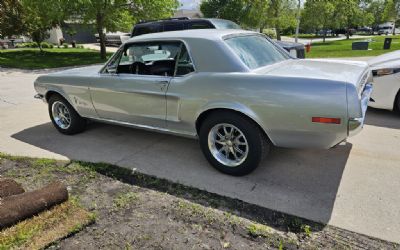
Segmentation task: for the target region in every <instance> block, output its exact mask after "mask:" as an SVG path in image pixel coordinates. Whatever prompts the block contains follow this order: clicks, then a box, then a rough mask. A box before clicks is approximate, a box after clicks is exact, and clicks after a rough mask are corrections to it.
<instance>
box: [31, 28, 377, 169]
mask: <svg viewBox="0 0 400 250" xmlns="http://www.w3.org/2000/svg"><path fill="white" fill-rule="evenodd" d="M371 78H372V77H371V72H370V70H369V69H368V65H367V63H365V62H364V63H363V62H358V63H357V62H346V61H343V62H340V61H339V62H338V61H329V60H298V59H293V58H291V57H290V56H289V55H288V54H287V52H285V51H284V50H283V49H282V48H281V47H279V46H277V45H276V44H275V43H274V42H272V41H271V39H269V38H268V37H266V36H265V35H262V34H259V33H256V32H251V31H244V30H215V29H214V30H211V29H208V30H186V31H175V32H163V33H153V34H148V35H141V36H137V37H134V38H132V39H130V40H129V41H128V42H126V43H125V44H124V45H123V46H121V48H120V49H119V50H118V51H117V52H116V53H115V54H114V55H113V56H112V57H111V58H110V59H109V60H108V62H107V63H106V64H105V65H104V66H90V67H84V68H78V69H71V70H67V71H61V72H57V73H51V74H48V75H42V76H39V77H38V78H37V79H36V81H35V83H34V87H35V90H36V91H37V93H38V94H37V95H36V98H41V99H43V100H44V101H45V102H47V103H48V109H49V115H50V118H51V120H52V122H53V124H54V126H55V127H56V128H57V129H58V131H60V132H61V133H63V134H68V135H71V134H76V133H79V132H82V131H83V130H84V129H85V126H86V121H87V120H94V121H100V122H107V123H113V124H119V125H124V126H131V127H136V128H143V129H148V130H154V131H159V132H165V133H171V134H176V135H181V136H187V137H192V138H198V139H199V141H200V146H201V149H202V151H203V153H204V155H205V157H206V158H207V160H208V161H209V162H210V163H211V164H212V165H213V166H214V167H215V168H217V169H218V170H220V171H222V172H224V173H227V174H231V175H244V174H247V173H250V172H251V171H252V170H254V169H255V168H256V167H257V166H258V165H259V163H260V161H261V160H262V159H263V156H265V155H267V154H268V151H269V149H270V148H271V146H273V145H275V146H279V147H291V148H331V147H333V146H335V145H337V144H339V143H341V142H343V141H345V140H346V138H347V137H348V136H351V135H354V134H356V133H358V132H359V131H360V130H361V128H362V126H363V123H364V117H365V112H366V109H367V105H368V100H369V98H370V93H371V91H372V87H371V84H370V83H369V82H370V80H371Z"/></svg>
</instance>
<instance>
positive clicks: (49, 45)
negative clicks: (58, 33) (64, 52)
mask: <svg viewBox="0 0 400 250" xmlns="http://www.w3.org/2000/svg"><path fill="white" fill-rule="evenodd" d="M42 48H43V49H52V48H54V45H53V44H51V43H47V42H42Z"/></svg>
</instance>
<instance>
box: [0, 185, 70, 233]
mask: <svg viewBox="0 0 400 250" xmlns="http://www.w3.org/2000/svg"><path fill="white" fill-rule="evenodd" d="M66 200H68V191H67V187H66V186H65V185H64V184H62V183H61V182H53V183H51V184H50V185H48V186H46V187H44V188H42V189H39V190H35V191H32V192H26V193H22V194H18V195H13V196H8V197H5V198H3V199H1V200H0V229H3V228H5V227H9V226H11V225H13V224H15V223H17V222H19V221H21V220H24V219H27V218H29V217H32V216H34V215H36V214H38V213H40V212H42V211H44V210H47V209H49V208H51V207H52V206H54V205H57V204H60V203H63V202H64V201H66Z"/></svg>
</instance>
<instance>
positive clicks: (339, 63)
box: [253, 59, 370, 93]
mask: <svg viewBox="0 0 400 250" xmlns="http://www.w3.org/2000/svg"><path fill="white" fill-rule="evenodd" d="M253 72H254V73H257V74H268V75H273V76H279V77H296V78H310V79H324V80H332V81H341V82H347V83H349V84H353V85H354V86H356V88H357V90H358V91H359V93H361V92H362V90H363V88H364V86H365V84H366V82H367V81H369V80H370V79H369V76H370V74H369V69H368V63H366V62H356V61H344V60H328V59H325V60H324V59H305V60H286V61H283V62H280V63H276V64H273V65H269V66H266V67H262V68H259V69H256V70H254V71H253Z"/></svg>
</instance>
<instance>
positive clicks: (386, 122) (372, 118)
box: [365, 107, 400, 129]
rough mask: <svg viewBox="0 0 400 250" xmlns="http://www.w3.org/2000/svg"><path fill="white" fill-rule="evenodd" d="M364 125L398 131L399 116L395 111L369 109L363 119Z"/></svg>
mask: <svg viewBox="0 0 400 250" xmlns="http://www.w3.org/2000/svg"><path fill="white" fill-rule="evenodd" d="M365 124H367V125H373V126H377V127H386V128H394V129H400V114H398V113H396V112H395V111H389V110H383V109H374V108H371V107H369V108H368V111H367V115H366V118H365Z"/></svg>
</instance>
